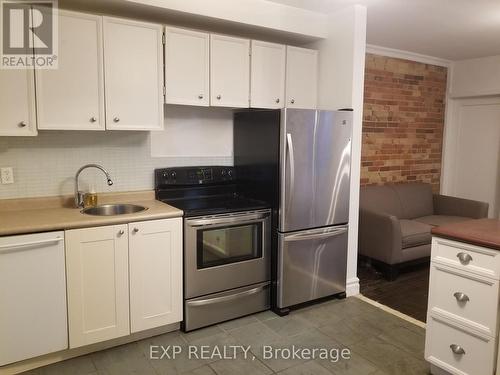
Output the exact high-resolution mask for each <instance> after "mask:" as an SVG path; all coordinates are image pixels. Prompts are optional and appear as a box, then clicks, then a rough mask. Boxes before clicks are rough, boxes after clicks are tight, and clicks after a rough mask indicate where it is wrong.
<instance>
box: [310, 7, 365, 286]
mask: <svg viewBox="0 0 500 375" xmlns="http://www.w3.org/2000/svg"><path fill="white" fill-rule="evenodd" d="M366 17H367V12H366V8H365V7H363V6H361V5H355V6H351V7H348V8H346V9H344V10H341V11H338V12H335V13H333V14H331V15H329V16H328V22H327V23H328V36H327V39H324V40H321V41H318V42H314V43H312V44H311V45H309V47H311V48H316V49H318V50H319V86H318V106H319V108H320V109H339V108H353V109H354V113H353V115H354V122H353V132H352V164H351V199H350V206H349V245H348V259H347V294H348V295H354V294H358V293H359V279H358V277H357V260H358V216H359V215H358V211H359V181H360V166H361V134H362V127H363V91H364V69H365V50H366Z"/></svg>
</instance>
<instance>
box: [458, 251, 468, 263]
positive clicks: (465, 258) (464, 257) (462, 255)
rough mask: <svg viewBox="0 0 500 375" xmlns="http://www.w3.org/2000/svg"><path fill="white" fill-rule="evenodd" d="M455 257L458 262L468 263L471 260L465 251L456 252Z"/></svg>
mask: <svg viewBox="0 0 500 375" xmlns="http://www.w3.org/2000/svg"><path fill="white" fill-rule="evenodd" d="M457 258H458V260H459V261H460V263H462V264H465V265H467V264H469V262H470V261H471V260H472V257H471V256H470V255H469V254H467V253H458V254H457Z"/></svg>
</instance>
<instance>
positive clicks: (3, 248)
mask: <svg viewBox="0 0 500 375" xmlns="http://www.w3.org/2000/svg"><path fill="white" fill-rule="evenodd" d="M63 240H64V238H62V237H55V238H49V239H46V240H40V241H30V242H20V243H13V244H9V245H0V253H1V252H12V251H21V250H23V249H24V248H26V247H29V246H35V245H45V244H49V243H55V242H61V241H63Z"/></svg>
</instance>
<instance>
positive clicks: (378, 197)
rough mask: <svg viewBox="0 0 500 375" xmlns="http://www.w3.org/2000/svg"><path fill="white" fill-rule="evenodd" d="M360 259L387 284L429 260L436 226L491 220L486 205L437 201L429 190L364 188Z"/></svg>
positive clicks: (415, 185)
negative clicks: (407, 268) (406, 268)
mask: <svg viewBox="0 0 500 375" xmlns="http://www.w3.org/2000/svg"><path fill="white" fill-rule="evenodd" d="M359 213H360V215H359V238H358V239H359V254H360V255H361V256H362V257H364V258H368V259H370V260H371V262H372V264H373V265H374V266H375V267H376V268H379V269H380V270H381V271H382V272H383V273H384V275H385V276H386V278H387V279H389V280H393V279H395V278H396V277H397V275H398V273H399V270H400V268H401V267H402V266H405V265H409V264H412V263H415V262H416V261H419V260H426V259H428V257H429V256H430V253H431V229H432V227H434V226H438V225H443V224H448V223H455V222H459V221H464V220H470V219H480V218H483V217H486V216H487V215H488V203H484V202H478V201H473V200H468V199H461V198H454V197H449V196H444V195H433V194H432V189H431V186H430V185H429V184H424V183H409V184H391V185H384V186H366V187H362V188H361V193H360V212H359Z"/></svg>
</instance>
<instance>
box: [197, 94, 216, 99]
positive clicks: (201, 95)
mask: <svg viewBox="0 0 500 375" xmlns="http://www.w3.org/2000/svg"><path fill="white" fill-rule="evenodd" d="M219 96H220V95H219ZM198 99H203V94H200V95H198Z"/></svg>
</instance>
